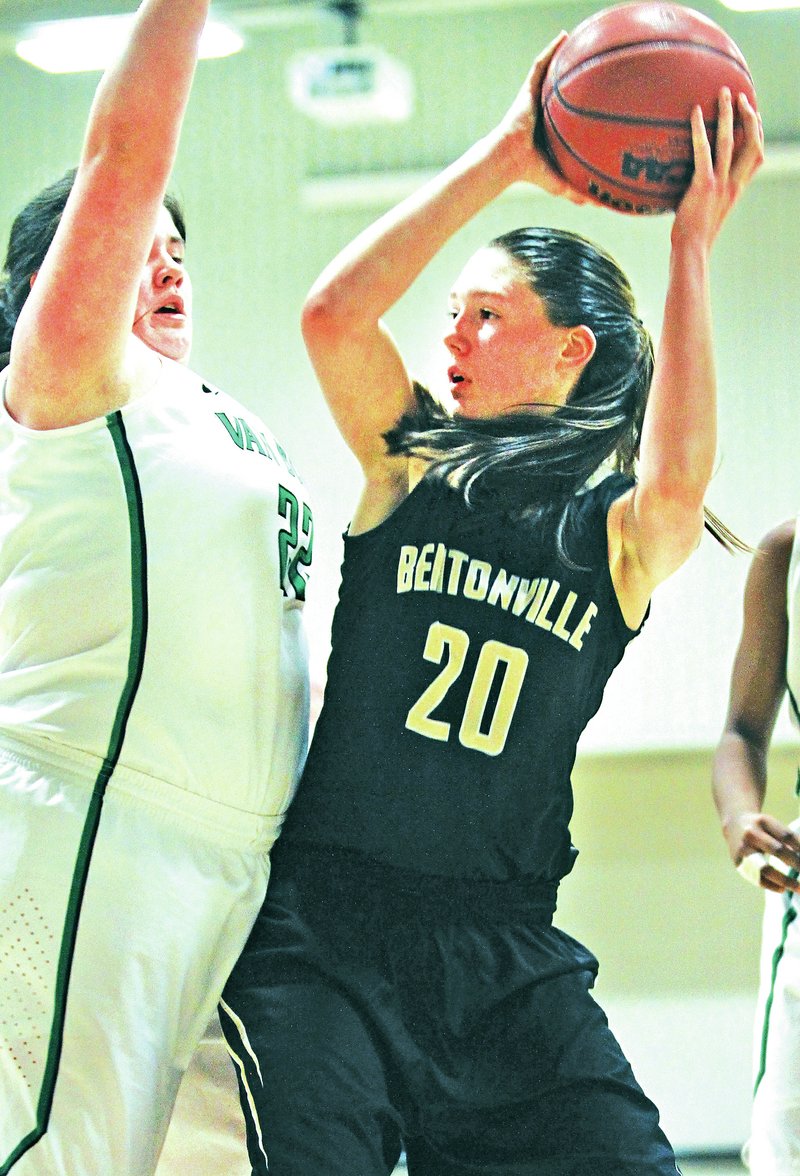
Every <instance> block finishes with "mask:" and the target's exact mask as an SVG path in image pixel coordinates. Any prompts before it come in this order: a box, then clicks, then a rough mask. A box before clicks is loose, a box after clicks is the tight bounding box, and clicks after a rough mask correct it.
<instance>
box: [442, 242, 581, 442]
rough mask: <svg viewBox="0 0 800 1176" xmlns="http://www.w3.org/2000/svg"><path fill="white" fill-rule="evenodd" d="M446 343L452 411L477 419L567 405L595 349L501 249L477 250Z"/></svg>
mask: <svg viewBox="0 0 800 1176" xmlns="http://www.w3.org/2000/svg"><path fill="white" fill-rule="evenodd" d="M450 314H451V317H452V320H453V323H452V329H451V331H450V332H449V334H448V335H447V336H446V337H445V340H444V343H445V346H446V347H447V349H448V351H449V352H450V354H451V355H452V357H453V364H452V366H451V367H450V368H449V369H448V376H449V384H450V393H451V395H452V396H453V399H454V400H455V402H456V408H455V410H454V411H455V414H456V415H458V416H462V417H468V418H473V419H480V418H483V417H494V416H500V415H503V414H504V413H509V412H515V411H520V410H524V409H530V406H531V405H540V406H541V407H543V408H546V407H550V408H553V407H556V406H558V405H562V404H565V403H566V401H567V398H568V397H569V394H570V392H571V390H572V388H573V386H574V384H575V382H576V381H577V379H578V376H579V375H580V373H581V370H582V369H583V367H584V366H585V364H586V363H587V362H588V360H589V359H590V358H591V356H592V354H593V352H594V336H593V335H592V332H591V331H590V330H589V328H588V327H555V326H553V324H552V323H551V322H550V320H549V318H548V317H547V313H546V311H545V306H544V302H543V301H542V299H541V298H540V296H539V295H538V294H536V293H535V291H534V290H532V289H531V287H530V285H529V284H528V282H527V281H526V279H525V276H524V274H523V272H522V270H521V269H520V267H519V266H518V264H517V263H516V262H515V261H514V260H513V259H512V258H511V257H509V255H508V254H507V253H506V252H505V250H504V249H501V248H499V247H497V246H487V247H486V248H485V249H480V250H479V251H478V252H477V253H476V254H474V255H473V257H471V258H470V260H469V261H468V262H467V264H466V266H465V267H464V269H463V270H462V272H461V274H460V275H459V277H458V280H457V281H456V283H455V286H454V287H453V290H452V291H451V294H450Z"/></svg>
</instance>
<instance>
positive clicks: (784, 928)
mask: <svg viewBox="0 0 800 1176" xmlns="http://www.w3.org/2000/svg"><path fill="white" fill-rule="evenodd" d="M789 876H790V877H791V878H796V877H797V876H798V871H797V870H791V871H790V872H789ZM796 918H797V909H796V907H795V905H794V897H793V896H792V894H791V893H790V894H789V899H788V903H787V906H786V913H785V914H784V916H783V919H782V921H781V938H780V943H779V944H778V946H777V947H776V948H775V951H774V953H773V956H772V975H771V978H770V986H769V995H768V996H767V1001H766V1004H765V1005H764V1024H763V1026H762V1029H761V1052H760V1054H759V1062H758V1074H757V1075H756V1081H755V1086H754V1087H753V1094H754V1095H755V1093H756V1091H757V1090H758V1088H759V1086H760V1085H761V1079H762V1078H763V1077H764V1074H765V1072H766V1069H767V1041H768V1040H769V1020H770V1014H771V1013H772V1002H773V1000H774V998H775V981H776V980H777V977H778V965H779V964H780V962H781V960H782V959H783V953H784V951H785V950H786V937H787V935H788V934H789V928H790V927H791V925H792V923H793V922H794V921H795V919H796Z"/></svg>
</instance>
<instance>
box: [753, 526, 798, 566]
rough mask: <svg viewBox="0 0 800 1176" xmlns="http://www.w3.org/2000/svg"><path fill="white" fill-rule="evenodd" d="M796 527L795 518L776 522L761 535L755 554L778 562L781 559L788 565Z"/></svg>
mask: <svg viewBox="0 0 800 1176" xmlns="http://www.w3.org/2000/svg"><path fill="white" fill-rule="evenodd" d="M796 529H797V520H796V519H793V518H792V519H785V520H784V522H782V523H778V524H777V526H775V527H772V528H771V529H770V530H769V531H767V533H766V535H764V536H763V537H762V539H761V540H760V542H759V544H758V552H757V554H761V555H764V556H766V557H767V558H769V559H771V560H775V561H778V562H781V561H783V562H785V563H786V565H787V566H788V563H789V560H790V558H791V555H792V548H793V547H794V540H795V533H796Z"/></svg>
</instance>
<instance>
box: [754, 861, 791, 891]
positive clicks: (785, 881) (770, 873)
mask: <svg viewBox="0 0 800 1176" xmlns="http://www.w3.org/2000/svg"><path fill="white" fill-rule="evenodd" d="M761 885H762V886H763V887H765V889H767V890H774V891H779V892H780V893H783V892H784V891H785V890H792V891H794V892H795V893H797V892H798V891H800V883H799V882H798V880H797V878H794V877H792V876H791V875H790V874H785V873H784V872H783V870H779V869H777V867H776V866H771V865H767V866H765V867H764V869H763V870H762V871H761Z"/></svg>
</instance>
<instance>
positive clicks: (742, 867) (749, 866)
mask: <svg viewBox="0 0 800 1176" xmlns="http://www.w3.org/2000/svg"><path fill="white" fill-rule="evenodd" d="M767 865H768V860H767V856H766V854H763V853H760V852H759V851H756V852H755V853H746V854H745V855H744V857H743V858H742V859H741V861H739V862H737V865H736V873H737V874H738V875H739V876H740V877H741V878H744V880H745V882H749V883H750V884H751V886H760V885H761V876H762V874H763V872H764V870H766V868H767Z"/></svg>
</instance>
